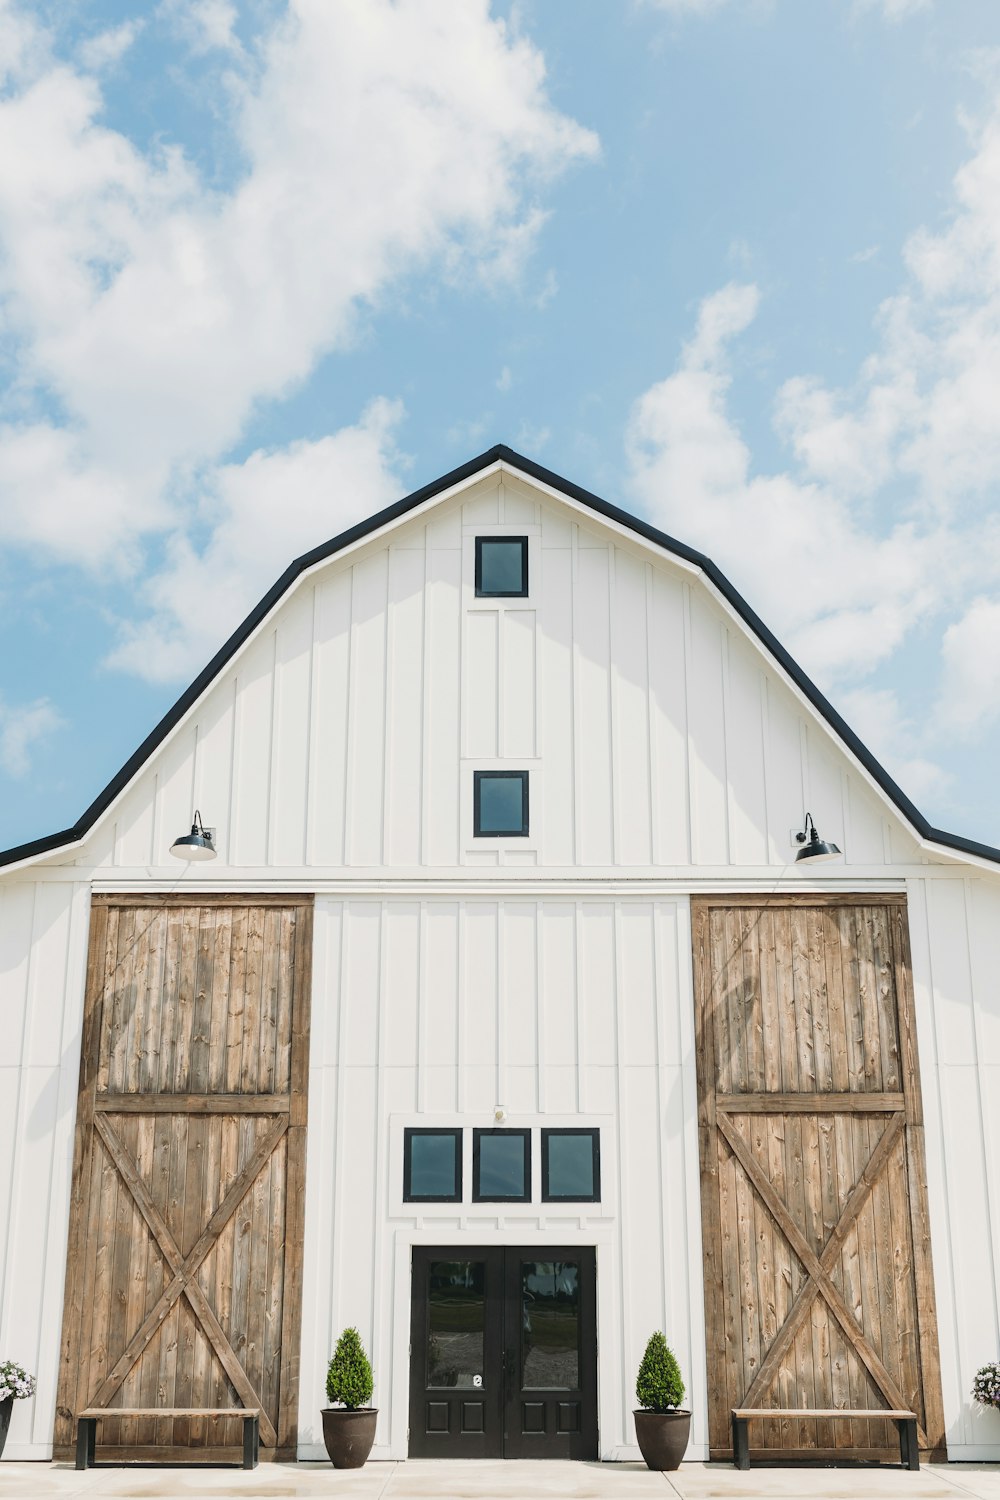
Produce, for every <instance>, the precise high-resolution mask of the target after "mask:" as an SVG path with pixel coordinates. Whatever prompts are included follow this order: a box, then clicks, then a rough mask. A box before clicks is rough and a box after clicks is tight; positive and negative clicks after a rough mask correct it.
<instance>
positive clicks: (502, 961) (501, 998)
mask: <svg viewBox="0 0 1000 1500" xmlns="http://www.w3.org/2000/svg"><path fill="white" fill-rule="evenodd" d="M495 910H496V928H495V932H496V965H497V1020H496V1049H497V1058H496V1075H495V1076H496V1090H497V1096H496V1099H495V1100H494V1103H495V1104H496V1105H502V1104H505V1103H506V1102H507V1016H506V1010H507V955H506V952H505V931H504V911H505V904H504V902H503V901H498V902H497V903H496V908H495Z"/></svg>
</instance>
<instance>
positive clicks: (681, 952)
mask: <svg viewBox="0 0 1000 1500" xmlns="http://www.w3.org/2000/svg"><path fill="white" fill-rule="evenodd" d="M674 911H675V920H676V924H677V953H676V964H677V969H676V983H677V995H678V1001H679V1003H678V1006H677V1016H678V1040H679V1042H680V1059H681V1095H682V1118H683V1120H684V1151H683V1161H684V1183H683V1191H684V1202H685V1205H686V1209H687V1212H686V1216H685V1217H686V1220H687V1266H686V1268H685V1271H684V1284H685V1288H686V1291H687V1296H686V1297H685V1304H686V1306H687V1310H688V1330H687V1331H688V1348H689V1349H690V1351H691V1390H692V1391H693V1392H695V1393H696V1399H695V1400H694V1401H693V1402H692V1403H691V1404H692V1406H693V1407H694V1413H695V1415H694V1423H693V1426H694V1435H695V1441H697V1440H698V1434H699V1432H700V1433H701V1434H702V1443H703V1444H704V1449H705V1453H704V1456H705V1457H706V1458H707V1457H708V1427H707V1424H708V1363H707V1359H706V1347H705V1338H706V1331H705V1301H704V1267H705V1260H704V1251H703V1247H702V1240H701V1158H700V1151H699V1142H698V1073H697V1066H696V1062H695V1047H694V965H693V961H692V951H691V902H690V898H687V897H685V898H683V899H679V900H678V901H677V904H676V906H675V908H674Z"/></svg>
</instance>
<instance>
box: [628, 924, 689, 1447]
mask: <svg viewBox="0 0 1000 1500" xmlns="http://www.w3.org/2000/svg"><path fill="white" fill-rule="evenodd" d="M650 919H651V921H652V925H653V1004H654V1006H655V1010H654V1012H653V1014H654V1017H655V1021H656V1127H657V1128H656V1180H657V1182H658V1183H659V1193H660V1255H659V1262H660V1279H659V1290H660V1324H659V1326H660V1327H661V1328H665V1327H666V1323H667V1304H666V1287H667V1278H668V1276H669V1275H670V1266H669V1262H668V1256H667V1245H668V1243H669V1240H670V1229H671V1226H670V1222H669V1219H668V1215H667V1182H666V1176H665V1173H664V1166H665V1162H664V1151H663V1137H664V1134H665V1131H666V1123H667V1122H666V1120H665V1119H664V1112H663V1098H664V1087H663V1073H664V1069H665V1067H666V1057H667V1045H666V1037H665V1034H664V1028H665V1026H666V1015H665V1012H666V1006H667V1004H668V998H667V995H666V993H665V990H664V973H663V933H662V931H661V928H662V925H663V905H662V903H661V902H659V901H654V902H653V904H652V907H651V908H650ZM675 978H676V976H675ZM670 999H671V1000H675V1001H676V1003H677V1004H682V1003H683V1002H682V999H681V996H680V995H678V994H677V993H676V989H675V991H674V995H672V996H671V997H670ZM626 1420H627V1414H626Z"/></svg>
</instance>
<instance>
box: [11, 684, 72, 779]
mask: <svg viewBox="0 0 1000 1500" xmlns="http://www.w3.org/2000/svg"><path fill="white" fill-rule="evenodd" d="M62 727H63V720H62V718H61V717H60V715H59V714H58V713H57V712H56V710H55V708H54V707H53V706H52V704H51V702H50V701H49V699H48V698H36V699H35V701H34V702H33V703H22V704H18V705H11V704H6V703H4V702H3V701H2V699H0V767H2V768H3V770H5V771H6V772H7V774H8V775H9V776H25V775H27V773H28V771H29V770H30V769H31V751H32V750H33V749H34V748H35V747H36V746H37V745H40V744H41V743H42V742H43V741H44V740H46V739H47V738H48V737H49V735H50V734H53V733H55V731H56V730H57V729H61V728H62Z"/></svg>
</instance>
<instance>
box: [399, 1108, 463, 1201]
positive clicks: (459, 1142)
mask: <svg viewBox="0 0 1000 1500" xmlns="http://www.w3.org/2000/svg"><path fill="white" fill-rule="evenodd" d="M463 1134H464V1132H463V1130H462V1127H461V1126H460V1125H457V1126H452V1125H407V1126H405V1127H404V1130H403V1202H404V1203H461V1202H462V1176H463V1168H464V1163H463V1160H462V1158H463V1156H464V1142H463V1139H462V1137H463ZM417 1135H450V1136H452V1137H453V1138H454V1141H455V1189H456V1191H455V1192H454V1193H449V1194H442V1193H414V1192H413V1191H412V1190H411V1189H412V1181H413V1156H412V1150H411V1147H412V1142H413V1137H414V1136H417Z"/></svg>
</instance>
